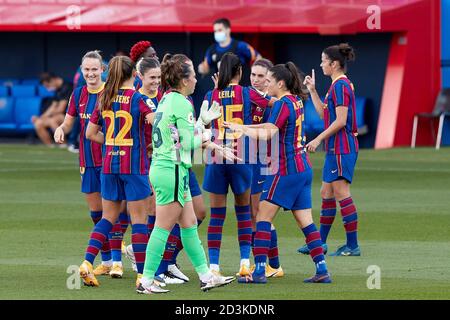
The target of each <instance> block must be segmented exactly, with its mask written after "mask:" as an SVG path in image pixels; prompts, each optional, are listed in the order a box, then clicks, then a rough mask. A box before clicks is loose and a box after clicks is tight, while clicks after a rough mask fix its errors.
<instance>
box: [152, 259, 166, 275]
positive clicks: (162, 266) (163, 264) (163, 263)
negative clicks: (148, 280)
mask: <svg viewBox="0 0 450 320" xmlns="http://www.w3.org/2000/svg"><path fill="white" fill-rule="evenodd" d="M168 266H169V261H167V260H161V263H160V264H159V267H158V270H156V272H155V275H160V274H161V273H164V272H166V271H167V268H168Z"/></svg>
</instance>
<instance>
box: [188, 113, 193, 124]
mask: <svg viewBox="0 0 450 320" xmlns="http://www.w3.org/2000/svg"><path fill="white" fill-rule="evenodd" d="M187 121H188V122H189V123H192V124H194V122H195V120H194V114H193V113H192V112H191V113H189V114H188V117H187Z"/></svg>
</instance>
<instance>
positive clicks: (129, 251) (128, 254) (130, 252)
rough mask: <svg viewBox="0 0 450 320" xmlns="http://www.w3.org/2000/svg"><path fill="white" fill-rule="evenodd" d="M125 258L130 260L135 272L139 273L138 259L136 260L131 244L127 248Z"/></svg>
mask: <svg viewBox="0 0 450 320" xmlns="http://www.w3.org/2000/svg"><path fill="white" fill-rule="evenodd" d="M125 256H126V257H127V258H128V259H129V260H130V262H131V267H132V268H133V271H134V272H137V266H136V259H135V258H134V251H133V246H132V245H131V244H129V245H127V247H126V248H125Z"/></svg>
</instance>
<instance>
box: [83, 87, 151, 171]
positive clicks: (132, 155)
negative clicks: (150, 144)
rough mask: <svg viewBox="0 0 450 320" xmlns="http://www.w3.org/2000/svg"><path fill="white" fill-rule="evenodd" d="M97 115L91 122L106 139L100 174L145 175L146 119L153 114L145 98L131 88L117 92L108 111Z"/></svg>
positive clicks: (98, 112)
mask: <svg viewBox="0 0 450 320" xmlns="http://www.w3.org/2000/svg"><path fill="white" fill-rule="evenodd" d="M96 111H97V112H95V113H94V114H93V115H92V117H91V120H90V121H91V122H92V123H94V124H97V125H101V126H102V130H103V134H104V135H105V143H104V144H103V148H102V153H103V167H102V172H103V173H104V174H140V175H144V174H147V172H148V159H147V149H146V144H145V116H146V115H147V114H148V113H151V112H152V109H151V105H150V104H149V103H148V102H147V98H146V97H145V96H143V95H142V94H140V93H139V92H137V91H135V90H134V88H120V89H119V92H118V94H117V96H116V97H115V98H114V102H113V103H112V105H111V108H110V109H109V110H104V111H102V112H101V114H100V110H99V109H97V110H96Z"/></svg>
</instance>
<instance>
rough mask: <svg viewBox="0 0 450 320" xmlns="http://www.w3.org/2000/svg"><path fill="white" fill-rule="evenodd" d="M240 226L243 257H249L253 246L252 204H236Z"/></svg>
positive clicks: (240, 246)
mask: <svg viewBox="0 0 450 320" xmlns="http://www.w3.org/2000/svg"><path fill="white" fill-rule="evenodd" d="M234 208H235V210H236V219H237V226H238V240H239V251H240V254H241V259H249V258H250V251H251V248H252V216H251V213H250V206H234Z"/></svg>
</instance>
